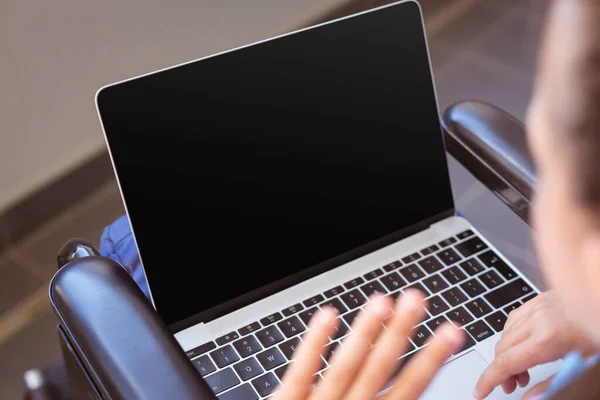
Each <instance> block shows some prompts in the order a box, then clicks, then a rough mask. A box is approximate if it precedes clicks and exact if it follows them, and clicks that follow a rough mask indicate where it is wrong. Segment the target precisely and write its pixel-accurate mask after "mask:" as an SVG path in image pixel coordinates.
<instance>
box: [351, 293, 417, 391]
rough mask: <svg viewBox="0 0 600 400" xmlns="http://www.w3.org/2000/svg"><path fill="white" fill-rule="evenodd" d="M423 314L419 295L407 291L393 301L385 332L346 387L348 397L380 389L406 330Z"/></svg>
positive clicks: (403, 344)
mask: <svg viewBox="0 0 600 400" xmlns="http://www.w3.org/2000/svg"><path fill="white" fill-rule="evenodd" d="M424 314H425V310H424V309H423V295H422V294H420V293H419V292H417V291H407V292H406V293H405V294H404V296H402V298H401V299H400V302H399V303H398V304H397V306H396V313H395V314H393V315H392V316H391V317H390V318H388V320H387V321H386V326H387V331H385V332H384V333H383V334H382V337H381V339H380V341H379V345H378V346H377V347H374V348H373V349H372V350H371V354H369V356H368V358H367V360H366V363H365V365H364V367H363V368H362V370H361V372H360V373H359V375H358V377H357V378H356V379H355V381H354V385H353V386H352V388H351V389H350V392H349V394H348V398H349V399H359V400H363V399H372V398H374V397H375V395H376V394H377V392H379V391H380V390H381V389H382V388H383V386H384V385H385V384H386V383H387V382H388V381H389V378H390V376H391V375H392V372H393V371H394V370H395V368H396V366H397V365H398V357H400V355H401V354H403V352H404V350H405V349H406V347H407V346H408V343H409V341H408V336H409V335H410V331H411V330H412V328H413V326H415V325H416V324H418V323H419V321H420V320H421V319H422V318H423V315H424Z"/></svg>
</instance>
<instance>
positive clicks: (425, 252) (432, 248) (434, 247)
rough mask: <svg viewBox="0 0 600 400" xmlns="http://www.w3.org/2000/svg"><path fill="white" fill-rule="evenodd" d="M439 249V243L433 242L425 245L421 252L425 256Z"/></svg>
mask: <svg viewBox="0 0 600 400" xmlns="http://www.w3.org/2000/svg"><path fill="white" fill-rule="evenodd" d="M439 249H440V248H439V247H438V246H437V245H435V244H432V245H431V246H429V247H425V248H424V249H423V250H421V254H423V255H424V256H426V255H429V254H431V253H433V252H435V251H438V250H439Z"/></svg>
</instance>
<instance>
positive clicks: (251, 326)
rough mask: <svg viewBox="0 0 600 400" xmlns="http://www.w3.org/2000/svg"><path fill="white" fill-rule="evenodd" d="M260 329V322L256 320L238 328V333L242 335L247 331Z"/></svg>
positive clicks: (247, 332)
mask: <svg viewBox="0 0 600 400" xmlns="http://www.w3.org/2000/svg"><path fill="white" fill-rule="evenodd" d="M259 329H260V324H259V323H258V322H253V323H251V324H248V325H246V326H244V327H242V328H240V329H238V333H239V334H240V335H242V336H244V335H247V334H249V333H252V332H255V331H257V330H259Z"/></svg>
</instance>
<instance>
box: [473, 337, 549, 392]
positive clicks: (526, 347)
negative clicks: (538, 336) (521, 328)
mask: <svg viewBox="0 0 600 400" xmlns="http://www.w3.org/2000/svg"><path fill="white" fill-rule="evenodd" d="M543 347H544V346H543V345H542V344H541V343H540V342H538V341H535V340H533V339H531V340H526V341H524V342H522V343H520V344H518V345H516V346H514V347H512V348H510V349H509V350H507V351H505V352H504V353H502V354H500V355H498V356H496V357H495V358H494V361H492V363H491V364H490V365H489V366H488V367H487V368H486V370H485V371H483V374H482V375H481V377H480V378H479V381H478V382H477V385H476V386H475V391H474V392H473V396H474V397H475V398H476V399H483V398H485V397H487V396H488V395H489V394H490V393H491V392H492V390H494V388H495V387H496V386H498V385H500V384H501V383H502V382H505V381H506V380H508V379H509V378H511V377H512V376H513V375H516V374H519V373H521V372H522V371H526V370H528V369H529V368H531V367H534V366H536V365H538V364H543V363H546V362H550V361H555V360H556V359H558V358H557V357H554V354H553V353H550V352H548V351H544V350H545V349H544V348H543Z"/></svg>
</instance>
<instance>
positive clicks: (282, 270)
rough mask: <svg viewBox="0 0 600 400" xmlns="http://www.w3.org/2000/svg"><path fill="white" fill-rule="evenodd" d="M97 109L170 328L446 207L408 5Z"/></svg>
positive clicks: (137, 90)
mask: <svg viewBox="0 0 600 400" xmlns="http://www.w3.org/2000/svg"><path fill="white" fill-rule="evenodd" d="M97 103H98V107H99V110H100V115H101V119H102V122H103V126H104V129H105V132H106V136H107V138H108V144H109V148H110V151H111V154H112V157H113V161H114V165H115V169H116V172H117V175H118V179H119V182H120V184H121V189H122V191H123V196H124V200H125V204H126V207H127V210H128V213H129V217H130V218H131V223H132V226H133V228H134V234H135V237H136V241H137V244H138V248H139V251H140V254H141V257H142V261H143V264H144V269H145V271H146V275H147V278H148V281H149V286H150V290H151V293H152V296H153V300H154V302H155V306H156V308H157V310H158V312H159V314H160V315H161V316H162V317H163V318H164V319H165V321H166V322H167V323H168V324H173V323H176V322H178V321H181V320H183V319H186V318H190V317H192V316H194V315H198V314H200V315H203V314H204V315H212V317H214V316H216V315H219V313H216V314H215V313H214V312H213V313H212V314H211V313H210V310H213V311H214V310H218V309H219V307H224V304H230V305H231V304H233V303H232V302H231V301H232V299H236V298H237V300H238V302H237V304H238V305H239V304H244V301H250V300H255V299H256V298H258V297H261V296H264V295H266V294H268V293H271V292H272V291H273V288H275V287H277V289H281V283H282V282H284V286H286V285H287V286H289V285H290V284H293V283H295V280H294V279H295V277H297V278H300V277H303V275H302V273H301V272H303V271H307V270H308V269H309V268H310V267H313V266H315V265H317V264H320V263H321V264H322V265H326V266H327V268H332V267H334V266H336V263H335V262H330V263H329V264H327V260H331V259H332V258H333V257H335V256H338V255H340V254H342V253H345V252H347V251H349V250H352V249H356V248H359V247H360V246H362V245H364V244H366V243H369V242H372V241H374V240H376V239H379V238H382V237H385V236H386V235H390V234H392V233H394V232H397V231H399V230H401V229H403V228H406V227H409V226H411V225H413V224H416V223H418V222H419V221H422V220H424V219H427V218H430V217H432V216H435V215H438V214H440V213H442V212H445V211H448V210H450V209H452V208H453V203H452V196H451V190H450V184H449V179H448V171H447V166H446V159H445V154H444V149H443V143H442V137H441V131H440V125H439V120H438V110H437V105H436V100H435V95H434V88H433V84H432V79H431V72H430V67H429V60H428V55H427V50H426V44H425V39H424V33H423V27H422V23H421V16H420V10H419V8H418V6H417V5H416V4H415V3H412V2H409V3H403V4H399V5H395V6H391V7H387V8H383V9H379V10H375V11H372V12H369V13H365V14H362V15H358V16H355V17H352V18H348V19H344V20H341V21H337V22H334V23H330V24H326V25H323V26H319V27H315V28H312V29H309V30H305V31H302V32H299V33H295V34H291V35H287V36H284V37H280V38H276V39H273V40H270V41H266V42H262V43H259V44H256V45H253V46H250V47H245V48H242V49H237V50H235V51H231V52H227V53H224V54H221V55H217V56H214V57H211V58H207V59H204V60H200V61H195V62H192V63H189V64H185V65H183V66H178V67H175V68H172V69H168V70H164V71H161V72H158V73H155V74H151V75H147V76H144V77H141V78H137V79H134V80H130V81H126V82H123V83H119V84H116V85H113V86H109V87H107V88H104V89H102V90H101V91H100V92H99V94H98V98H97ZM338 261H339V260H338ZM346 261H347V260H346ZM321 270H322V269H321ZM283 278H287V279H284V280H283V281H282V279H283ZM274 282H275V284H274ZM276 282H279V283H280V284H279V286H277V284H276ZM269 285H271V286H269ZM273 285H275V286H273ZM261 288H262V289H261ZM269 288H271V290H270V291H269ZM259 289H261V290H259ZM251 291H254V292H253V295H252V296H245V297H241V298H240V296H242V295H246V294H248V293H249V292H251ZM234 303H235V302H234ZM281 306H282V308H283V307H285V306H288V304H282V305H281ZM221 309H222V310H227V307H225V308H221Z"/></svg>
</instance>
